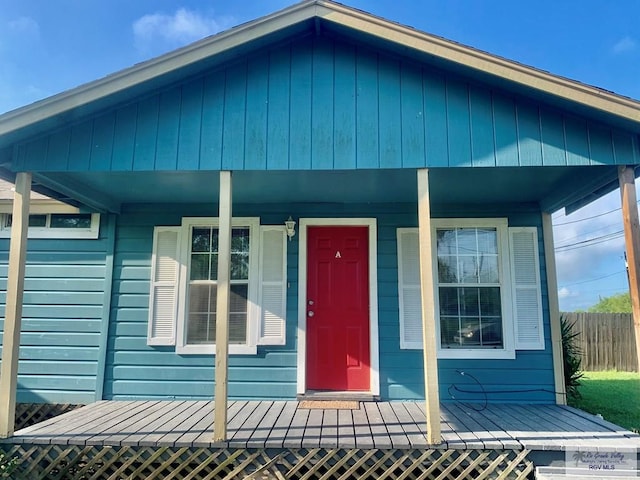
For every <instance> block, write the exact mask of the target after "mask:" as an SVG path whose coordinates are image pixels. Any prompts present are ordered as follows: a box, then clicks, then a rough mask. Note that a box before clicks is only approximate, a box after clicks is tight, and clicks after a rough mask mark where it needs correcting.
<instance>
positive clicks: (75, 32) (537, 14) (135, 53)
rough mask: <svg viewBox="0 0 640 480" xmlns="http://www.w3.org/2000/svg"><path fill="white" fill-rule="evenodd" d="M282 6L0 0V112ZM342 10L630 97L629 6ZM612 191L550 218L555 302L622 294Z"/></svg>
mask: <svg viewBox="0 0 640 480" xmlns="http://www.w3.org/2000/svg"><path fill="white" fill-rule="evenodd" d="M292 3H294V2H292V1H287V0H234V1H229V0H208V1H206V0H184V1H175V0H171V1H170V0H133V1H132V0H108V1H104V0H55V1H51V0H0V5H1V6H0V113H2V112H5V111H8V110H11V109H13V108H17V107H20V106H23V105H26V104H28V103H31V102H33V101H36V100H39V99H41V98H44V97H47V96H49V95H53V94H55V93H58V92H61V91H64V90H67V89H69V88H73V87H75V86H77V85H80V84H82V83H85V82H88V81H91V80H94V79H96V78H99V77H103V76H105V75H108V74H109V73H113V72H115V71H117V70H120V69H122V68H125V67H128V66H131V65H133V64H135V63H138V62H141V61H144V60H147V59H149V58H152V57H154V56H157V55H160V54H162V53H165V52H167V51H170V50H172V49H174V48H177V47H179V46H182V45H185V44H187V43H189V42H192V41H194V40H197V39H199V38H202V37H204V36H206V35H210V34H214V33H216V32H218V31H221V30H224V29H227V28H229V27H231V26H234V25H237V24H239V23H243V22H246V21H249V20H252V19H254V18H257V17H260V16H263V15H266V14H268V13H271V12H273V11H276V10H279V9H281V8H284V7H286V6H288V5H290V4H292ZM345 3H346V4H348V5H350V6H352V7H355V8H359V9H362V10H365V11H368V12H370V13H373V14H375V15H379V16H381V17H385V18H387V19H389V20H393V21H396V22H399V23H402V24H406V25H410V26H413V27H415V28H417V29H420V30H424V31H427V32H429V33H433V34H436V35H440V36H443V37H445V38H448V39H450V40H454V41H457V42H460V43H463V44H466V45H470V46H473V47H475V48H479V49H481V50H486V51H488V52H491V53H494V54H497V55H500V56H503V57H507V58H509V59H512V60H516V61H518V62H521V63H524V64H527V65H532V66H535V67H537V68H541V69H544V70H548V71H550V72H552V73H555V74H558V75H562V76H565V77H569V78H572V79H576V80H579V81H581V82H584V83H588V84H592V85H596V86H598V87H601V88H605V89H607V90H611V91H614V92H616V93H619V94H622V95H626V96H629V97H632V98H635V99H640V1H638V0H616V1H615V2H603V1H602V0H563V1H557V0H536V1H535V2H533V1H529V2H520V1H514V0H484V1H480V0H439V1H435V0H412V1H410V0H392V1H391V0H346V1H345ZM619 208H620V199H619V192H614V193H612V194H611V195H608V196H607V197H605V198H604V199H602V200H600V201H598V202H596V203H594V204H592V205H590V206H589V207H587V208H584V209H582V210H581V211H579V212H576V213H575V214H573V215H571V216H569V217H564V216H563V215H562V214H561V213H560V212H559V213H556V214H555V215H554V224H557V227H556V228H555V237H556V245H557V246H558V248H557V252H556V254H557V263H558V277H559V288H560V302H561V308H562V309H563V310H574V309H584V308H587V307H588V306H590V305H592V304H594V303H596V302H597V301H598V298H599V297H600V296H602V297H604V296H609V295H612V294H615V293H618V292H622V291H626V290H627V279H626V274H625V267H624V241H623V238H622V235H621V233H618V232H620V231H621V230H622V220H621V214H620V210H619Z"/></svg>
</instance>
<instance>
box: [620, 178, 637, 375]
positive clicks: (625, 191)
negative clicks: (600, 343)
mask: <svg viewBox="0 0 640 480" xmlns="http://www.w3.org/2000/svg"><path fill="white" fill-rule="evenodd" d="M635 180H636V179H635V174H634V171H633V167H629V166H627V167H619V168H618V181H619V182H620V195H621V197H622V223H623V224H624V241H625V245H626V247H627V263H628V265H629V266H628V268H629V293H630V295H631V307H632V310H633V325H634V330H635V334H636V354H637V357H638V359H637V360H638V366H639V367H640V222H639V221H638V204H637V200H636V185H635Z"/></svg>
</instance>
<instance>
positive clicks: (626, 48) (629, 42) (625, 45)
mask: <svg viewBox="0 0 640 480" xmlns="http://www.w3.org/2000/svg"><path fill="white" fill-rule="evenodd" d="M637 47H638V42H636V41H635V39H633V38H631V37H630V36H628V35H627V36H626V37H623V38H621V39H620V40H618V41H617V42H616V43H615V45H614V46H613V47H612V48H611V51H612V52H613V53H615V54H616V55H619V54H621V53H627V52H633V51H634V50H635V49H636V48H637Z"/></svg>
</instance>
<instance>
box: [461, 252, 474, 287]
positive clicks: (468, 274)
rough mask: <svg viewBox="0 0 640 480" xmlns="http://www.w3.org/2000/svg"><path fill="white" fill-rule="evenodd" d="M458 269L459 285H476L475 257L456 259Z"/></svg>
mask: <svg viewBox="0 0 640 480" xmlns="http://www.w3.org/2000/svg"><path fill="white" fill-rule="evenodd" d="M458 268H459V269H460V278H459V283H478V258H477V257H475V256H474V257H471V256H464V257H458Z"/></svg>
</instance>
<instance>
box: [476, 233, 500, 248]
mask: <svg viewBox="0 0 640 480" xmlns="http://www.w3.org/2000/svg"><path fill="white" fill-rule="evenodd" d="M477 231H478V253H495V254H497V253H498V232H497V231H496V229H495V228H478V230H477Z"/></svg>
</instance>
